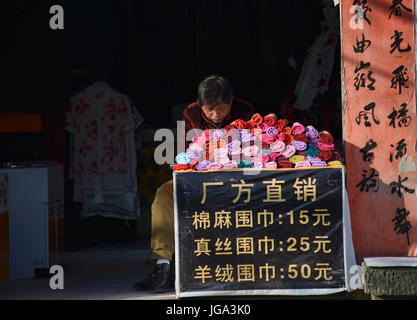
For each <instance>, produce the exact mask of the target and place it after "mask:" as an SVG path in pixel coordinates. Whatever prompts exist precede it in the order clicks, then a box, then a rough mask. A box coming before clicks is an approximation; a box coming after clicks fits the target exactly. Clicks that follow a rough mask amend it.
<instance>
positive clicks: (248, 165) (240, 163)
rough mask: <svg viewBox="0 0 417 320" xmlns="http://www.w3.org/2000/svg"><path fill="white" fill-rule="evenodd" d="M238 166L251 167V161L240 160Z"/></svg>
mask: <svg viewBox="0 0 417 320" xmlns="http://www.w3.org/2000/svg"><path fill="white" fill-rule="evenodd" d="M238 168H252V162H251V161H247V160H240V161H239V163H238Z"/></svg>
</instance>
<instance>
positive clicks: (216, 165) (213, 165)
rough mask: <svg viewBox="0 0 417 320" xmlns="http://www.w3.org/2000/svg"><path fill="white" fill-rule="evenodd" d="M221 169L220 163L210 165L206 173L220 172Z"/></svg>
mask: <svg viewBox="0 0 417 320" xmlns="http://www.w3.org/2000/svg"><path fill="white" fill-rule="evenodd" d="M222 168H223V165H222V164H221V163H216V162H215V163H211V164H210V165H209V166H208V168H207V170H208V171H217V170H221V169H222Z"/></svg>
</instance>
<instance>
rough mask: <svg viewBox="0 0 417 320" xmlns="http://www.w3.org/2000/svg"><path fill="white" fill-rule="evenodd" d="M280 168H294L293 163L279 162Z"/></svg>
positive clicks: (287, 161)
mask: <svg viewBox="0 0 417 320" xmlns="http://www.w3.org/2000/svg"><path fill="white" fill-rule="evenodd" d="M278 168H292V163H291V162H290V161H289V160H280V161H278Z"/></svg>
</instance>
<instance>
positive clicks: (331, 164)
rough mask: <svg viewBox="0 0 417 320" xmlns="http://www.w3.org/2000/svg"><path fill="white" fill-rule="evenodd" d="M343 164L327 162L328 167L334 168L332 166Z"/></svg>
mask: <svg viewBox="0 0 417 320" xmlns="http://www.w3.org/2000/svg"><path fill="white" fill-rule="evenodd" d="M342 165H343V164H342V163H341V162H340V161H337V160H336V161H329V162H327V166H328V167H334V166H342Z"/></svg>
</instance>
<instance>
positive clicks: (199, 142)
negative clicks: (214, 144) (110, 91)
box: [190, 135, 206, 148]
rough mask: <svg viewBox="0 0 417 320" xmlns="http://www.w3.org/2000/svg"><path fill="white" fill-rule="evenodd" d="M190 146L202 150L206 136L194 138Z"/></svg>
mask: <svg viewBox="0 0 417 320" xmlns="http://www.w3.org/2000/svg"><path fill="white" fill-rule="evenodd" d="M191 144H197V145H199V146H200V147H201V148H204V147H205V145H206V136H205V135H204V136H201V137H194V138H193V140H192V143H191ZM191 144H190V145H191Z"/></svg>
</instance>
